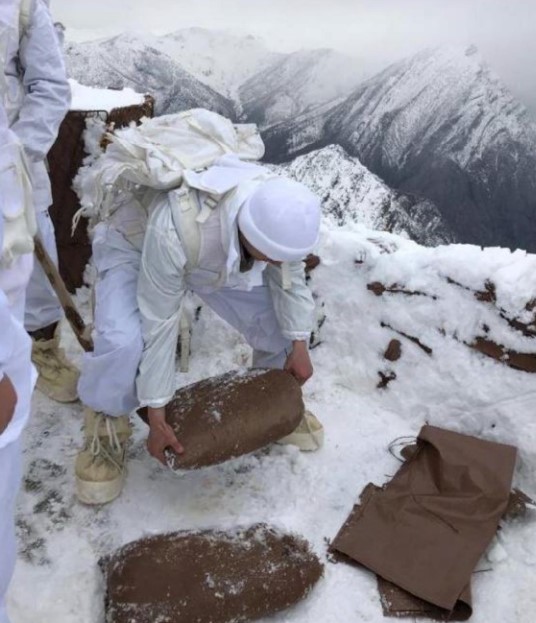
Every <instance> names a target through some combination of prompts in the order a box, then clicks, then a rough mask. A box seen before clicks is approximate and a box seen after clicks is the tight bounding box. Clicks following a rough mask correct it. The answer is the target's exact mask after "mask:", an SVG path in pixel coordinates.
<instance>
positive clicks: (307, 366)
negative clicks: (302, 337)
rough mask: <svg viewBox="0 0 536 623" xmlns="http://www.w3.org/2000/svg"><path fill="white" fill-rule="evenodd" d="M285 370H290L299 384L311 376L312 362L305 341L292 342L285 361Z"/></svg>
mask: <svg viewBox="0 0 536 623" xmlns="http://www.w3.org/2000/svg"><path fill="white" fill-rule="evenodd" d="M285 370H286V371H287V372H290V373H291V374H292V376H293V377H294V378H295V379H296V380H297V381H298V383H299V384H300V385H303V384H304V383H305V382H306V381H308V380H309V379H310V378H311V377H312V376H313V364H312V363H311V358H310V357H309V350H308V348H307V343H306V342H301V341H300V342H293V343H292V352H291V353H290V355H289V356H288V357H287V361H286V362H285Z"/></svg>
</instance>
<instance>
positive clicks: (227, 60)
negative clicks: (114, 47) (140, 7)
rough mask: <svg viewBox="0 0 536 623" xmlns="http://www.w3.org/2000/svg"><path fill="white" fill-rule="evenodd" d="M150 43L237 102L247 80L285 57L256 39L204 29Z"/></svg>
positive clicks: (182, 32) (185, 32) (178, 32)
mask: <svg viewBox="0 0 536 623" xmlns="http://www.w3.org/2000/svg"><path fill="white" fill-rule="evenodd" d="M151 44H152V45H153V46H154V47H155V48H156V49H158V50H160V51H161V52H164V53H165V54H167V55H168V56H170V57H171V58H172V59H173V60H174V61H176V62H177V63H179V65H180V66H181V67H182V68H183V69H186V71H188V72H189V73H190V74H192V76H194V77H195V78H197V79H198V80H200V81H201V82H204V83H205V84H206V85H208V86H209V87H211V88H212V89H214V90H215V91H217V92H218V93H220V94H222V95H224V96H225V97H229V98H230V99H234V100H235V101H238V98H239V96H238V90H239V87H240V86H241V85H242V84H243V83H244V82H246V80H248V79H249V78H250V77H251V76H253V75H254V74H256V73H258V72H260V71H262V70H263V69H264V68H265V67H267V66H269V65H271V64H272V63H274V62H275V61H277V60H278V59H280V58H282V57H284V56H285V55H284V54H281V53H277V52H272V51H271V50H269V49H268V48H267V47H266V45H265V44H264V43H263V42H262V41H261V40H260V39H258V38H256V37H253V36H245V37H239V36H236V35H232V34H229V33H227V32H224V31H214V30H207V29H205V28H186V29H183V30H178V31H177V32H174V33H170V34H168V35H164V36H162V37H154V38H153V40H152V42H151Z"/></svg>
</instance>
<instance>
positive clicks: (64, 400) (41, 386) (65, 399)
mask: <svg viewBox="0 0 536 623" xmlns="http://www.w3.org/2000/svg"><path fill="white" fill-rule="evenodd" d="M35 386H36V387H37V389H38V390H39V391H40V392H41V393H42V394H44V395H45V396H46V397H47V398H50V400H54V402H60V403H61V404H70V403H73V402H77V401H78V394H75V395H74V396H58V395H56V394H54V392H53V391H50V390H49V389H48V388H47V384H46V383H44V382H43V381H42V380H40V378H39V377H37V382H36V384H35Z"/></svg>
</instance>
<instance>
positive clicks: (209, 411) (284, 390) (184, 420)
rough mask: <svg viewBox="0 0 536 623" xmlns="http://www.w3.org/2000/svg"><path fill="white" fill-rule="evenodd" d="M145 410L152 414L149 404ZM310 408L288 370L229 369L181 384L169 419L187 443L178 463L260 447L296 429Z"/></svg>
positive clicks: (191, 464) (174, 461)
mask: <svg viewBox="0 0 536 623" xmlns="http://www.w3.org/2000/svg"><path fill="white" fill-rule="evenodd" d="M138 413H139V415H140V417H142V419H144V420H146V417H147V410H146V409H140V410H139V412H138ZM303 413H304V404H303V398H302V390H301V387H300V385H299V384H298V382H297V381H296V379H295V378H294V377H293V376H292V375H291V374H289V373H288V372H285V371H284V370H262V369H253V370H248V371H246V372H228V373H226V374H222V375H219V376H214V377H211V378H209V379H205V380H203V381H199V382H198V383H193V384H192V385H188V386H187V387H182V388H181V389H179V390H178V391H177V392H176V393H175V396H174V397H173V400H172V401H171V402H170V403H169V404H168V405H167V407H166V421H167V422H168V424H169V425H170V426H171V427H172V428H173V430H174V432H175V434H176V436H177V439H178V440H179V441H180V442H181V443H182V445H183V447H184V454H181V455H176V454H175V453H174V452H172V451H171V450H169V451H168V453H167V457H168V464H169V466H170V467H171V468H172V469H196V468H198V467H205V466H207V465H214V464H216V463H221V462H223V461H227V460H229V459H231V458H235V457H238V456H241V455H243V454H247V453H249V452H253V451H255V450H258V449H260V448H262V447H264V446H266V445H268V444H270V443H273V442H275V441H278V440H279V439H281V438H282V437H285V436H286V435H288V434H290V433H291V432H292V431H293V430H294V429H295V428H296V427H297V426H298V424H299V423H300V421H301V419H302V417H303Z"/></svg>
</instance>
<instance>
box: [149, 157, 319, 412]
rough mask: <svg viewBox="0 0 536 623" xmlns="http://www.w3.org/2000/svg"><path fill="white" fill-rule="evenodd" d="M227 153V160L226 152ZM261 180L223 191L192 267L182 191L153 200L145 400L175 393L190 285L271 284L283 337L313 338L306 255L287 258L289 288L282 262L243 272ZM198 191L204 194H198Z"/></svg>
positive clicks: (161, 401)
mask: <svg viewBox="0 0 536 623" xmlns="http://www.w3.org/2000/svg"><path fill="white" fill-rule="evenodd" d="M222 160H223V161H224V162H225V157H224V158H223V159H222ZM229 164H230V167H229V170H230V171H232V170H233V169H234V170H236V169H237V168H245V169H248V168H251V167H254V166H256V165H249V164H246V163H240V162H237V161H236V160H234V161H232V160H231V162H230V163H229ZM257 168H258V167H257ZM211 169H212V172H213V171H214V170H215V168H214V167H212V168H211ZM209 171H210V170H209ZM231 175H232V174H231ZM258 183H259V182H258V181H248V180H245V181H243V182H242V183H241V184H240V185H239V186H238V187H237V188H236V189H235V190H234V191H232V192H229V193H227V194H226V195H224V196H223V199H222V200H221V201H220V203H219V204H218V205H217V206H216V207H215V208H214V209H213V210H212V213H211V215H210V217H209V218H208V220H207V221H206V222H205V223H204V224H202V225H201V227H200V228H201V239H202V243H201V253H200V256H199V261H198V262H197V263H196V266H195V267H193V268H191V267H190V265H189V262H188V258H187V256H188V249H187V245H185V243H184V240H183V238H181V233H180V222H178V219H177V218H176V213H177V209H178V200H177V193H176V191H171V192H169V193H166V194H161V195H159V198H157V200H156V201H155V202H154V204H153V206H152V209H151V210H150V216H149V219H148V223H147V226H146V231H145V235H144V237H143V251H142V258H141V269H140V276H139V281H138V303H139V308H140V312H141V318H142V330H143V339H144V352H143V356H142V360H141V363H140V368H139V373H138V378H137V392H138V399H139V400H140V402H141V404H142V406H145V405H147V406H150V407H154V408H156V407H161V406H164V405H166V404H167V403H168V402H169V401H170V400H171V398H172V397H173V394H174V391H175V379H174V376H175V351H176V344H177V339H178V331H179V322H180V311H181V304H182V301H183V297H184V293H185V292H186V290H188V289H190V288H192V289H199V288H203V289H204V291H209V292H210V291H211V290H215V289H218V288H224V287H231V288H237V289H240V290H250V289H251V288H252V287H255V286H259V285H263V284H265V285H268V286H269V288H270V291H271V294H272V300H273V303H274V308H275V313H276V316H277V319H278V322H279V325H280V327H281V332H282V334H283V336H284V337H285V338H287V339H288V340H290V341H292V340H308V339H309V336H310V333H311V331H312V328H313V322H314V309H315V305H314V301H313V297H312V294H311V291H310V290H309V287H308V286H307V285H306V283H305V265H304V263H303V262H291V263H289V264H288V268H289V274H290V280H289V283H288V285H287V287H286V288H284V287H283V283H282V270H281V267H279V266H273V265H270V264H266V263H265V262H259V261H256V262H254V266H253V268H252V269H251V270H250V271H248V272H244V273H241V272H240V258H241V252H240V246H239V240H238V227H237V222H236V221H237V216H238V211H239V208H240V206H241V205H242V203H243V201H244V200H245V198H246V196H248V195H249V193H250V192H252V190H253V189H254V187H256V185H257V184H258ZM194 196H195V197H197V198H198V199H199V197H200V194H199V193H195V194H194Z"/></svg>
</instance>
